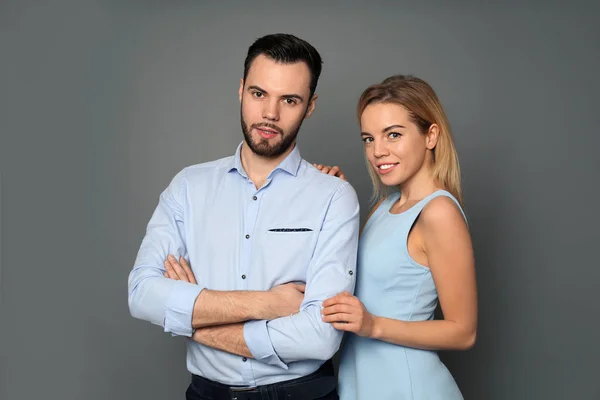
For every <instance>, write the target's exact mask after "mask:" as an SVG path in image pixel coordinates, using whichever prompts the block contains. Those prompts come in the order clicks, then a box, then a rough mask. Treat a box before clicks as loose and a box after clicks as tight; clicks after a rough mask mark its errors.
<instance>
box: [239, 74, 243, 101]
mask: <svg viewBox="0 0 600 400" xmlns="http://www.w3.org/2000/svg"><path fill="white" fill-rule="evenodd" d="M243 92H244V78H241V79H240V90H238V96H239V98H240V103H241V102H242V93H243Z"/></svg>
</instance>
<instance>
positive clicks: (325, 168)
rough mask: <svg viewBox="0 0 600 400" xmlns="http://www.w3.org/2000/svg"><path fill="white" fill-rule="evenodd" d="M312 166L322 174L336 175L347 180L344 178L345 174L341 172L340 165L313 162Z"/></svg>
mask: <svg viewBox="0 0 600 400" xmlns="http://www.w3.org/2000/svg"><path fill="white" fill-rule="evenodd" d="M313 166H314V167H315V168H316V169H318V170H319V171H321V172H322V173H324V174H327V175H333V176H337V177H338V178H340V179H343V180H345V181H348V179H346V175H344V173H343V172H342V170H341V169H340V167H338V166H337V165H336V166H333V167H330V166H329V165H323V164H316V163H315V164H313Z"/></svg>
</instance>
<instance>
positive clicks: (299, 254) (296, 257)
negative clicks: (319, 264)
mask: <svg viewBox="0 0 600 400" xmlns="http://www.w3.org/2000/svg"><path fill="white" fill-rule="evenodd" d="M317 235H318V232H317V231H316V230H315V229H314V227H313V226H312V225H311V224H302V223H294V224H278V225H273V226H269V227H267V228H266V230H265V231H264V232H263V235H262V240H261V246H260V251H259V253H260V254H261V258H262V261H263V262H264V265H265V266H267V268H268V269H269V270H271V271H277V272H276V275H277V276H278V277H279V278H280V279H281V280H282V281H286V280H290V281H291V280H304V279H305V277H306V271H307V269H308V265H309V263H310V260H311V258H312V256H313V253H314V248H315V245H316V239H317Z"/></svg>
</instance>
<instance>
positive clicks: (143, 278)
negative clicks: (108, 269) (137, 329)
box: [128, 170, 203, 337]
mask: <svg viewBox="0 0 600 400" xmlns="http://www.w3.org/2000/svg"><path fill="white" fill-rule="evenodd" d="M184 204H185V170H182V171H181V172H179V173H178V174H177V175H176V176H175V177H174V178H173V179H172V181H171V182H170V184H169V186H168V187H167V188H166V189H165V190H164V191H163V192H162V193H161V195H160V198H159V203H158V206H157V207H156V209H155V211H154V213H153V214H152V217H151V219H150V222H149V223H148V226H147V229H146V235H145V236H144V239H143V240H142V244H141V246H140V249H139V251H138V254H137V258H136V260H135V264H134V266H133V269H132V271H131V272H130V273H129V280H128V292H129V293H128V294H129V296H128V301H129V310H130V313H131V315H132V316H133V317H134V318H138V319H141V320H144V321H148V322H151V323H153V324H156V325H159V326H162V327H163V328H164V330H165V332H168V333H171V334H172V335H180V336H188V337H190V336H191V335H192V333H193V329H192V312H193V307H194V303H195V301H196V298H197V297H198V295H199V294H200V292H201V290H202V289H203V287H202V286H201V283H200V282H199V283H198V284H197V285H196V284H191V283H188V282H182V281H175V280H172V279H168V278H165V277H164V276H163V274H164V272H165V268H164V265H163V263H164V261H165V260H166V259H167V256H168V255H169V254H173V255H174V256H175V257H177V258H178V257H179V256H183V257H184V258H188V257H187V250H186V245H185V241H184V232H185V225H184V217H183V215H184V211H183V210H184V209H185V208H184ZM196 280H197V281H198V278H197V279H196Z"/></svg>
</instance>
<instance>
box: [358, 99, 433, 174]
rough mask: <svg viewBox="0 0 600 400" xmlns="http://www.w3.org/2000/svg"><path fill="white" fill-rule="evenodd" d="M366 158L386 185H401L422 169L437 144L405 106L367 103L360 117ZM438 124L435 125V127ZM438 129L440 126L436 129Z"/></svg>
mask: <svg viewBox="0 0 600 400" xmlns="http://www.w3.org/2000/svg"><path fill="white" fill-rule="evenodd" d="M360 126H361V131H362V132H361V136H362V139H363V142H364V146H365V153H366V155H367V160H368V161H369V163H370V164H371V166H372V167H373V169H374V170H375V172H376V173H377V175H378V176H379V178H380V179H381V182H382V183H383V184H384V185H387V186H399V185H402V184H404V183H405V182H407V181H408V180H410V179H411V178H412V177H413V176H415V174H417V173H418V172H419V171H421V170H422V169H423V167H424V166H425V161H426V154H427V150H428V149H433V147H435V139H437V134H436V135H435V138H433V142H434V143H433V147H432V143H431V142H432V137H431V136H432V135H431V131H432V129H431V128H430V131H429V132H428V134H427V135H425V134H423V133H421V131H420V130H419V128H418V127H417V125H416V124H415V123H414V122H413V121H412V118H411V116H410V115H409V112H408V110H407V109H406V108H404V107H403V106H401V105H399V104H393V103H375V104H370V105H368V106H367V107H366V108H365V110H364V111H363V113H362V115H361V118H360ZM434 126H435V125H432V127H434ZM434 130H435V131H436V132H437V126H435V129H434Z"/></svg>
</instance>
